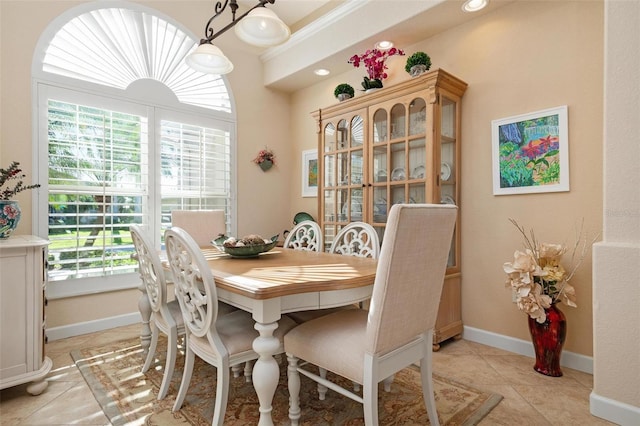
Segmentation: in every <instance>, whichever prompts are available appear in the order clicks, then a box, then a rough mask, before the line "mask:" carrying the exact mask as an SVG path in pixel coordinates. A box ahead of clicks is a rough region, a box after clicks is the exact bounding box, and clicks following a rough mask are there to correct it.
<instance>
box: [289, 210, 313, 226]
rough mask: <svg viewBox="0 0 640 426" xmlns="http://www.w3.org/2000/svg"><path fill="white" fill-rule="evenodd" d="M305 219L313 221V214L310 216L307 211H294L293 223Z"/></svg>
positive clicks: (295, 223)
mask: <svg viewBox="0 0 640 426" xmlns="http://www.w3.org/2000/svg"><path fill="white" fill-rule="evenodd" d="M305 220H310V221H312V222H315V221H314V220H313V216H311V215H310V214H309V213H307V212H298V213H296V215H295V216H294V217H293V224H294V225H297V224H299V223H300V222H304V221H305Z"/></svg>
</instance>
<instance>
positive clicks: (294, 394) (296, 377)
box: [287, 354, 326, 426]
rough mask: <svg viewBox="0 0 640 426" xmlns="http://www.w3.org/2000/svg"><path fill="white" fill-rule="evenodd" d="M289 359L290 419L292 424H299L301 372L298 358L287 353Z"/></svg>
mask: <svg viewBox="0 0 640 426" xmlns="http://www.w3.org/2000/svg"><path fill="white" fill-rule="evenodd" d="M287 360H288V361H289V364H288V366H287V377H288V388H289V420H291V426H298V422H299V420H300V373H298V358H296V357H294V356H292V355H289V354H287ZM325 373H326V370H325Z"/></svg>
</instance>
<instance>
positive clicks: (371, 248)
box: [329, 222, 380, 259]
mask: <svg viewBox="0 0 640 426" xmlns="http://www.w3.org/2000/svg"><path fill="white" fill-rule="evenodd" d="M329 252H330V253H337V254H343V255H346V256H358V257H370V258H372V259H377V258H378V256H379V255H380V238H379V237H378V233H377V232H376V230H375V228H374V227H373V226H371V225H369V224H368V223H366V222H351V223H349V224H348V225H347V226H345V227H344V228H342V229H341V230H340V231H339V232H338V235H336V237H335V239H334V240H333V242H332V243H331V248H330V249H329Z"/></svg>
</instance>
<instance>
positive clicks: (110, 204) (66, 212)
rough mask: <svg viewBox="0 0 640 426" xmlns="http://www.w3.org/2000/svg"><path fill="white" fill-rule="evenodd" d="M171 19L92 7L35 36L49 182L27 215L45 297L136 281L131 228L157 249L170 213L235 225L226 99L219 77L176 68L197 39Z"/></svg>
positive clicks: (43, 162)
mask: <svg viewBox="0 0 640 426" xmlns="http://www.w3.org/2000/svg"><path fill="white" fill-rule="evenodd" d="M109 6H113V7H109ZM89 9H90V10H89ZM63 18H64V19H63ZM170 21H171V19H170V18H166V17H164V16H162V15H161V14H159V13H156V12H155V11H153V10H151V9H148V8H145V7H142V6H141V5H138V4H133V3H131V4H129V3H126V2H122V1H120V2H109V1H100V2H90V3H88V4H85V5H82V6H79V7H77V8H76V9H71V10H70V11H68V13H67V14H66V15H65V16H64V17H61V19H58V20H56V21H54V22H52V24H51V25H50V27H49V28H48V29H47V30H46V31H45V33H43V34H42V36H41V39H40V42H39V45H40V50H39V51H42V55H41V57H38V56H37V55H36V57H35V58H34V67H33V70H34V85H35V93H37V94H38V95H37V98H38V105H37V111H38V114H37V117H38V120H37V126H38V137H37V138H36V139H37V140H36V142H35V145H36V147H35V148H36V149H35V152H37V153H38V162H37V169H38V181H39V182H46V184H45V185H43V187H44V188H43V189H45V191H40V195H39V198H38V204H37V206H36V209H34V210H35V211H37V212H38V213H37V214H36V215H37V217H36V218H35V223H36V226H37V229H38V234H39V235H41V236H43V237H45V238H48V239H49V241H50V242H51V243H50V245H49V276H50V281H51V284H50V286H49V287H50V291H49V293H50V294H51V295H53V296H54V297H55V295H56V294H57V295H73V294H82V293H90V292H95V291H110V290H114V289H118V288H129V287H133V286H136V285H138V283H139V279H138V276H137V272H136V268H137V262H136V261H135V259H132V257H131V255H132V253H133V245H132V242H131V238H130V234H129V225H131V224H133V223H136V224H140V225H142V226H143V227H144V228H145V229H146V230H147V231H148V232H149V235H150V236H151V238H152V239H153V240H154V241H155V243H156V245H157V247H158V248H160V246H161V242H162V234H163V231H164V230H165V229H166V228H167V227H169V226H170V225H171V224H170V218H171V211H172V210H176V209H185V210H194V209H198V210H199V209H222V210H224V211H225V213H226V218H227V225H228V229H229V230H230V231H232V230H233V229H234V223H233V218H234V217H235V215H234V213H233V210H234V208H235V207H234V201H233V200H234V197H233V195H232V192H233V190H232V188H233V187H234V183H233V182H232V178H233V171H232V164H233V161H232V157H233V153H234V142H235V116H234V114H233V110H232V101H231V97H230V94H229V91H228V90H227V85H226V81H225V79H224V78H223V77H221V76H218V75H209V74H202V73H199V72H197V71H194V70H192V69H191V68H189V67H187V66H186V65H185V63H184V57H185V56H186V55H187V54H188V53H189V52H190V51H191V50H193V49H194V48H195V47H196V45H197V41H196V40H194V39H193V38H192V37H190V36H189V35H188V34H187V33H186V32H185V31H183V30H181V29H180V28H179V25H178V24H176V23H172V22H170ZM37 51H38V50H37ZM211 237H212V238H213V237H215V236H211Z"/></svg>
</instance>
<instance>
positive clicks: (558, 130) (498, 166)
mask: <svg viewBox="0 0 640 426" xmlns="http://www.w3.org/2000/svg"><path fill="white" fill-rule="evenodd" d="M568 132H569V131H568V125H567V106H566V105H564V106H559V107H555V108H549V109H545V110H542V111H536V112H531V113H528V114H522V115H516V116H513V117H507V118H501V119H499V120H493V121H492V122H491V141H492V154H493V155H492V157H493V194H494V195H508V194H527V193H539V192H560V191H568V190H569V134H568Z"/></svg>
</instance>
